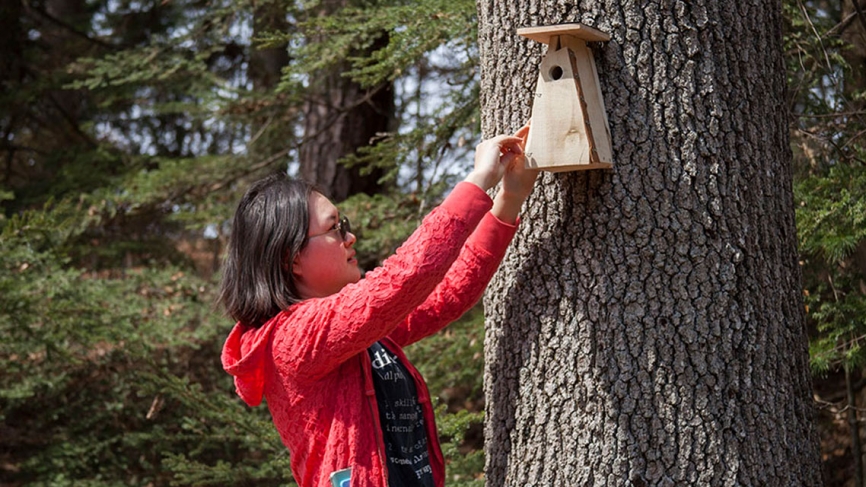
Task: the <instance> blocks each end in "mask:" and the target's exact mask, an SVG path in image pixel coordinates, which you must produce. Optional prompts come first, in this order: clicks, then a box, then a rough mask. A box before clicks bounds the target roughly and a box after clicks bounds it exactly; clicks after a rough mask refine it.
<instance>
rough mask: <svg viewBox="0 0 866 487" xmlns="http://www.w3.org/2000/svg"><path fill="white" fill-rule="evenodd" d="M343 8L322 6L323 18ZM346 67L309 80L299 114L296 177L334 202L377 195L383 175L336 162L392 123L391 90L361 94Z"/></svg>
mask: <svg viewBox="0 0 866 487" xmlns="http://www.w3.org/2000/svg"><path fill="white" fill-rule="evenodd" d="M347 3H348V2H347V0H327V1H323V2H322V3H321V8H322V15H326V14H329V13H332V12H334V11H336V10H337V9H338V8H340V7H343V6H345V5H346V4H347ZM383 35H384V33H383ZM345 67H346V66H342V65H338V66H335V67H334V68H333V69H331V70H330V71H328V72H320V73H315V74H313V75H312V76H311V80H310V94H311V98H310V100H309V101H308V102H307V103H306V106H305V109H304V142H303V144H302V145H301V148H300V150H299V154H298V157H299V161H300V174H301V176H302V177H303V178H304V179H307V180H308V181H311V182H313V183H315V184H317V185H318V186H319V187H320V188H322V189H323V190H325V191H326V192H327V193H328V196H329V197H330V198H331V199H333V200H334V201H341V200H344V199H346V198H347V197H349V196H351V195H353V194H356V193H362V192H363V193H367V194H375V193H377V192H380V191H381V184H380V183H379V179H380V178H381V177H382V176H383V175H384V172H383V171H382V170H380V169H373V170H372V171H370V172H368V173H362V171H361V168H360V167H357V166H356V167H346V166H344V165H342V164H339V163H338V161H339V160H340V159H341V158H343V157H346V156H348V155H351V154H354V153H355V152H356V151H357V150H358V149H359V148H361V147H365V146H369V145H371V144H372V143H373V140H374V139H375V138H376V136H377V135H379V134H382V133H383V132H386V131H388V129H389V126H390V125H391V122H392V120H393V118H394V92H393V90H392V88H391V85H390V84H386V85H383V86H380V87H377V88H375V89H363V88H362V87H361V86H360V85H358V83H355V82H354V81H352V80H351V79H349V78H347V77H345V76H343V72H344V71H345Z"/></svg>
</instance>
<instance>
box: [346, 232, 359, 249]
mask: <svg viewBox="0 0 866 487" xmlns="http://www.w3.org/2000/svg"><path fill="white" fill-rule="evenodd" d="M357 241H358V237H356V236H355V234H354V233H352V232H346V238H345V240H344V242H345V243H346V245H347V246H349V247H351V246H352V245H355V242H357Z"/></svg>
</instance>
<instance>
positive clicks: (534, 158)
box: [517, 24, 613, 172]
mask: <svg viewBox="0 0 866 487" xmlns="http://www.w3.org/2000/svg"><path fill="white" fill-rule="evenodd" d="M517 33H518V34H519V35H521V36H523V37H527V38H529V39H532V40H534V41H538V42H543V43H545V44H547V46H548V48H547V54H545V56H544V58H543V59H542V61H541V66H540V69H539V73H538V85H537V86H536V91H535V97H534V100H533V105H532V124H531V125H530V128H529V136H528V139H527V141H526V166H527V167H529V168H535V169H543V170H545V171H553V172H560V171H579V170H584V169H607V168H610V167H611V165H612V164H613V158H612V156H611V149H610V129H609V128H608V124H607V113H606V112H605V109H604V100H603V99H602V96H601V87H600V85H599V82H598V73H597V71H596V68H595V59H594V58H593V55H592V50H590V48H589V47H588V46H587V45H586V43H587V42H604V41H608V40H610V36H609V35H608V34H606V33H604V32H601V31H599V30H596V29H593V28H592V27H588V26H586V25H583V24H560V25H551V26H543V27H524V28H521V29H518V30H517Z"/></svg>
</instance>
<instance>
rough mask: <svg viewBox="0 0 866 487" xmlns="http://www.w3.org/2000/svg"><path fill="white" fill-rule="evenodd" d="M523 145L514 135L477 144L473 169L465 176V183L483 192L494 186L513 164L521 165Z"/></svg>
mask: <svg viewBox="0 0 866 487" xmlns="http://www.w3.org/2000/svg"><path fill="white" fill-rule="evenodd" d="M521 130H522V129H521ZM518 133H519V131H518ZM524 143H525V140H524V138H521V137H519V136H517V135H516V134H515V135H500V136H498V137H494V138H492V139H487V140H485V141H484V142H482V143H480V144H478V146H477V147H476V148H475V169H473V170H472V172H470V173H469V175H468V176H466V179H465V181H466V182H469V183H473V184H475V185H477V186H478V187H480V188H481V189H483V190H484V191H487V190H488V189H490V188H492V187H494V186H496V183H498V182H499V180H501V179H502V176H503V175H504V174H505V173H506V172H507V170H508V168H509V167H511V166H513V165H514V164H515V162H519V163H520V164H523V157H522V156H523V145H524Z"/></svg>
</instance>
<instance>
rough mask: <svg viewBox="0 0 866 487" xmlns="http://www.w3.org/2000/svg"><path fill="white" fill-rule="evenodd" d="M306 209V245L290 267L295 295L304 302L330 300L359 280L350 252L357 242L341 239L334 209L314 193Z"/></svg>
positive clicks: (336, 213)
mask: <svg viewBox="0 0 866 487" xmlns="http://www.w3.org/2000/svg"><path fill="white" fill-rule="evenodd" d="M308 206H309V211H310V228H309V229H308V230H307V245H306V246H305V247H304V248H303V249H301V251H300V252H299V253H298V254H297V255H296V256H295V260H294V262H293V266H292V272H293V273H294V277H295V282H296V283H297V286H298V292H299V293H300V295H301V297H302V298H304V299H309V298H321V297H325V296H330V295H331V294H334V293H336V292H339V291H340V290H341V289H343V287H344V286H345V285H346V284H351V283H353V282H358V280H360V279H361V270H360V269H358V260H357V259H355V249H353V248H352V246H353V245H355V240H356V238H355V235H353V234H352V233H351V232H350V233H346V238H345V239H343V236H342V235H341V234H340V230H339V225H338V224H337V223H338V222H339V219H340V213H339V211H337V207H336V206H334V205H333V204H332V203H331V202H330V201H328V198H325V197H324V196H322V195H321V194H319V193H316V192H313V193H312V194H311V195H310V201H309V203H308Z"/></svg>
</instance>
